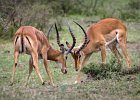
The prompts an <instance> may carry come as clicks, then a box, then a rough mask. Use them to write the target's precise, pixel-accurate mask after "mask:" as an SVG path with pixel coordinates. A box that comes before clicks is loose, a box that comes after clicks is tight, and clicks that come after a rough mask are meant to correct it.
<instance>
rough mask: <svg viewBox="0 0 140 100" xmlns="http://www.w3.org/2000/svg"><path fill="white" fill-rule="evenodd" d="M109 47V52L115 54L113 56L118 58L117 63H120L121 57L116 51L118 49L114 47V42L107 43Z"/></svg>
mask: <svg viewBox="0 0 140 100" xmlns="http://www.w3.org/2000/svg"><path fill="white" fill-rule="evenodd" d="M109 48H110V50H111V52H112V53H113V54H114V55H115V57H116V58H117V59H118V63H119V64H120V63H121V59H122V55H121V54H120V52H119V51H118V49H117V47H116V44H113V45H109ZM120 58H121V59H120Z"/></svg>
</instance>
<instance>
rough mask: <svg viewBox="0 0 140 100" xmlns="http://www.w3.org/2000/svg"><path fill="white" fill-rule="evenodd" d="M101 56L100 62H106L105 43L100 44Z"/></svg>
mask: <svg viewBox="0 0 140 100" xmlns="http://www.w3.org/2000/svg"><path fill="white" fill-rule="evenodd" d="M101 57H102V64H103V65H104V64H106V47H105V45H103V46H101Z"/></svg>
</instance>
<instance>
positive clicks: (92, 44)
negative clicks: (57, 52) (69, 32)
mask: <svg viewBox="0 0 140 100" xmlns="http://www.w3.org/2000/svg"><path fill="white" fill-rule="evenodd" d="M75 23H76V22H75ZM76 24H77V25H78V26H79V27H80V28H81V29H82V30H83V32H84V35H85V38H84V41H83V43H82V44H81V45H80V46H78V47H75V48H73V50H72V51H71V54H72V57H73V59H74V61H75V70H76V71H78V76H77V80H76V83H77V82H80V70H81V68H82V66H83V65H84V64H85V63H86V62H87V61H88V59H89V57H90V56H91V54H92V53H93V52H97V51H101V57H102V64H105V63H106V46H108V47H109V48H110V50H111V51H112V52H113V53H114V54H115V56H116V57H117V59H118V62H120V60H121V59H120V58H122V55H121V54H120V53H119V51H118V49H117V44H119V46H120V48H121V50H122V53H123V55H124V57H125V60H126V63H127V65H128V68H131V62H130V58H129V57H128V53H127V48H126V35H127V34H126V31H127V29H126V26H125V25H124V24H123V23H122V22H121V21H120V20H118V19H113V18H106V19H103V20H100V21H99V22H97V23H96V24H92V25H90V26H89V28H88V29H87V31H86V32H85V30H84V29H83V28H82V27H81V26H80V25H79V24H78V23H76ZM66 44H67V46H68V47H69V48H70V47H71V45H70V44H69V43H68V42H66Z"/></svg>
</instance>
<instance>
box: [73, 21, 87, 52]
mask: <svg viewBox="0 0 140 100" xmlns="http://www.w3.org/2000/svg"><path fill="white" fill-rule="evenodd" d="M74 23H76V24H77V25H78V26H79V27H80V28H81V29H82V31H83V32H84V35H85V39H84V42H83V44H82V45H81V46H80V47H79V49H78V50H77V51H76V54H78V53H79V52H80V51H81V50H82V49H84V48H85V47H86V45H87V44H88V42H89V41H88V39H87V34H86V32H85V30H84V29H83V27H82V26H81V25H80V24H78V23H77V22H75V21H74Z"/></svg>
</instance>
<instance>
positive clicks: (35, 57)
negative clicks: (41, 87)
mask: <svg viewBox="0 0 140 100" xmlns="http://www.w3.org/2000/svg"><path fill="white" fill-rule="evenodd" d="M31 56H32V59H33V67H34V68H35V71H36V73H37V75H38V77H39V78H40V80H41V82H42V84H44V81H43V79H42V76H41V75H40V71H39V67H38V54H37V52H34V51H33V52H31Z"/></svg>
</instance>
